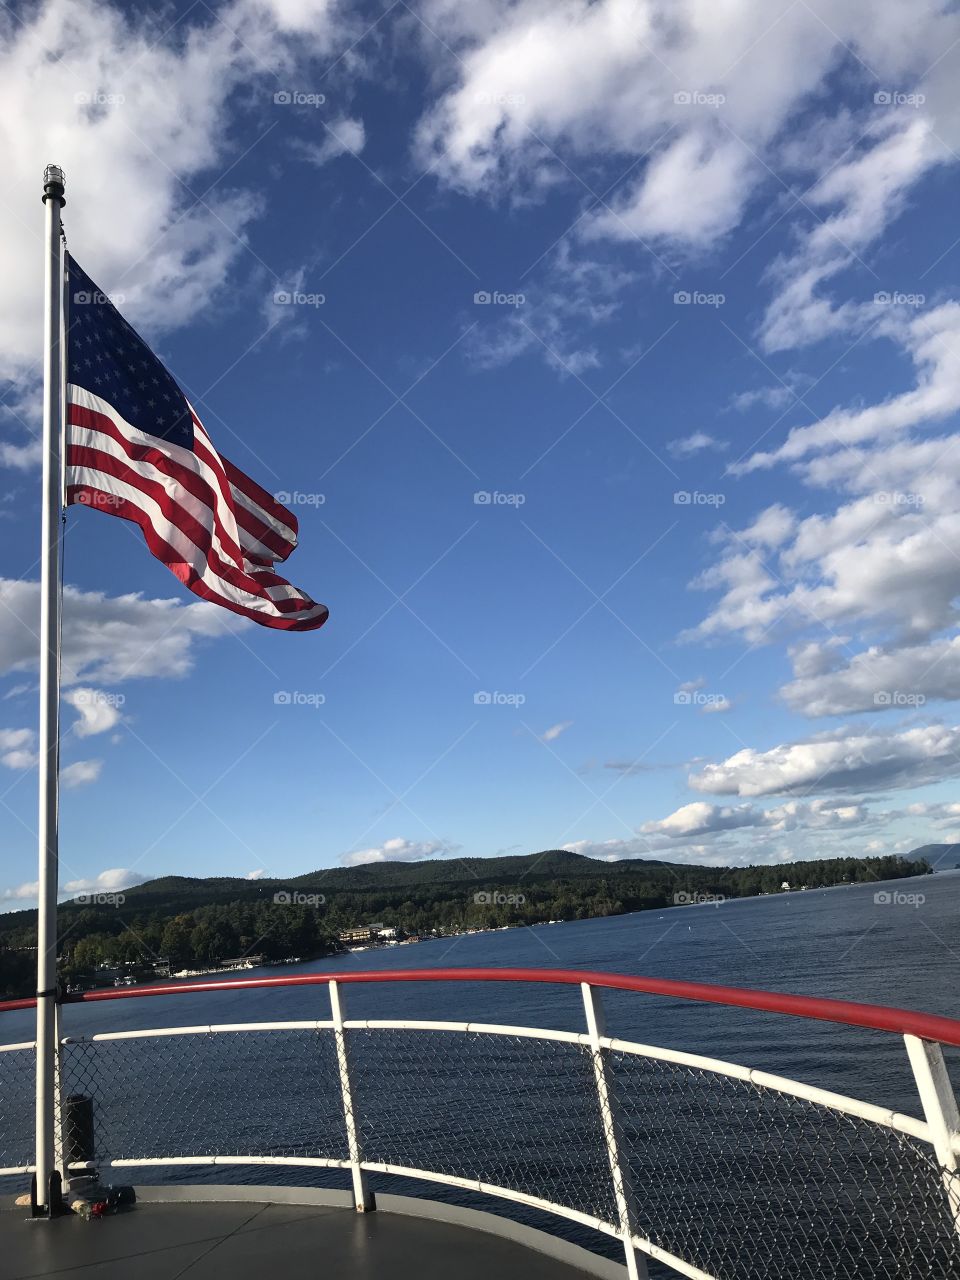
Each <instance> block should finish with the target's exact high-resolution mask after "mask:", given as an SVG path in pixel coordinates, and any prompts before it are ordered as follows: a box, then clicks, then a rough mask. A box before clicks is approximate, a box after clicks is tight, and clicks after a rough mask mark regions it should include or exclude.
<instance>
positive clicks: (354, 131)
mask: <svg viewBox="0 0 960 1280" xmlns="http://www.w3.org/2000/svg"><path fill="white" fill-rule="evenodd" d="M324 129H325V130H326V136H325V137H324V139H323V141H322V142H298V143H297V144H296V150H297V151H298V153H299V154H300V155H302V156H304V157H305V158H306V159H307V160H309V161H310V163H311V164H315V165H318V166H321V165H325V164H327V163H329V161H331V160H335V159H336V158H337V156H342V155H355V156H356V155H359V154H360V152H361V151H362V150H363V148H364V144H365V143H366V140H367V136H366V131H365V129H364V127H363V121H362V120H354V119H351V118H350V117H346V116H345V117H341V118H340V119H337V120H331V121H324Z"/></svg>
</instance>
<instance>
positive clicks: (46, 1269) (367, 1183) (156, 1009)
mask: <svg viewBox="0 0 960 1280" xmlns="http://www.w3.org/2000/svg"><path fill="white" fill-rule="evenodd" d="M438 982H442V983H449V984H473V983H478V982H480V983H484V984H504V983H510V984H524V985H525V988H526V991H525V996H529V998H530V1000H531V1001H533V1000H534V998H535V999H536V1006H537V1008H538V1009H543V1010H544V1011H549V1010H550V1008H551V1006H552V1005H555V1002H556V1001H557V999H558V995H559V993H560V992H561V991H562V989H563V988H568V989H569V988H570V987H573V988H574V989H576V990H577V995H578V998H579V1001H580V1002H581V1006H582V1024H581V1026H580V1027H579V1028H578V1029H576V1030H574V1029H570V1028H569V1027H565V1028H561V1027H556V1026H550V1025H548V1024H549V1023H550V1021H551V1019H550V1018H549V1017H548V1016H546V1013H545V1015H544V1018H543V1022H544V1024H545V1025H539V1026H535V1027H531V1026H512V1025H501V1024H499V1023H479V1022H466V1021H463V1022H458V1021H438V1020H435V1019H431V1018H430V1011H431V1009H430V1006H431V1000H430V996H431V994H432V992H433V991H435V984H436V983H438ZM359 983H363V984H370V983H373V984H382V986H381V987H380V988H379V989H380V990H381V991H383V992H384V993H385V996H386V998H387V1000H388V1002H389V997H390V990H391V987H392V985H393V984H399V983H403V984H408V983H416V984H422V985H418V987H417V992H418V997H419V998H420V999H422V1006H423V1012H424V1018H423V1019H418V1020H411V1019H397V1018H378V1019H369V1018H366V1019H355V1018H351V1017H350V1016H349V1014H348V1010H347V999H346V997H347V995H348V994H349V993H350V988H351V987H352V986H353V985H355V984H359ZM318 987H320V988H324V989H325V991H324V993H323V994H325V996H326V1001H325V1002H324V1003H325V1004H326V1010H324V1011H321V1012H323V1015H324V1016H321V1017H319V1018H318V1017H317V1016H316V1014H317V1013H318V995H320V994H321V993H320V992H318V991H317V990H316V988H318ZM244 989H248V990H249V991H250V993H251V997H250V998H251V1004H252V1003H253V1000H254V993H255V992H257V991H261V992H262V991H271V990H274V991H282V992H283V993H284V1008H285V1009H290V1008H291V1007H292V1003H291V1002H293V1003H294V1004H296V1012H297V1013H298V1014H299V1015H305V1016H299V1017H297V1018H295V1019H288V1020H285V1021H259V1020H255V1016H254V1015H253V1009H252V1010H251V1014H252V1016H251V1018H250V1019H249V1020H248V1021H234V1022H231V1023H223V1024H218V1023H216V1022H215V1021H212V1020H211V1021H210V1022H209V1023H205V1024H202V1025H191V1026H180V1025H176V1024H175V1023H174V1024H172V1025H171V1024H170V1022H169V1021H168V1019H169V1018H170V1016H171V1013H172V1010H171V1002H172V1001H175V997H178V996H203V997H207V996H209V997H210V1010H211V1012H210V1017H211V1019H213V1018H214V1017H215V1010H216V1001H215V999H214V997H215V993H216V992H223V991H225V990H229V991H230V992H231V993H233V994H237V993H238V992H240V991H243V990H244ZM649 997H658V998H660V999H664V1000H667V1001H670V1002H673V1004H672V1007H674V1008H676V1007H677V1002H692V1005H693V1007H695V1008H700V1009H702V1010H704V1012H705V1013H706V1012H708V1006H713V1012H714V1014H716V1013H717V1011H718V1010H721V1011H722V1010H726V1011H728V1012H729V1013H731V1014H732V1012H733V1011H735V1010H744V1009H748V1010H754V1011H758V1012H760V1013H763V1014H765V1015H767V1019H766V1020H765V1023H764V1025H768V1026H769V1033H770V1038H771V1042H772V1043H773V1044H774V1045H775V1044H776V1037H777V1030H778V1022H779V1021H780V1020H782V1019H783V1018H786V1017H791V1018H802V1019H807V1020H811V1021H814V1022H819V1023H827V1024H832V1029H833V1030H834V1031H835V1033H836V1045H837V1053H838V1055H841V1054H850V1053H851V1050H854V1051H860V1052H862V1051H863V1049H864V1046H865V1045H868V1044H869V1043H870V1038H871V1037H876V1036H878V1035H886V1036H895V1037H899V1038H901V1039H902V1041H903V1046H904V1066H905V1069H909V1070H910V1071H911V1072H912V1074H913V1079H914V1081H915V1085H916V1107H915V1108H914V1109H913V1110H912V1112H911V1113H910V1114H906V1113H904V1114H901V1113H899V1112H895V1111H892V1110H891V1109H889V1107H887V1106H884V1105H882V1104H880V1103H878V1102H876V1101H872V1100H870V1099H869V1098H863V1097H859V1096H855V1095H851V1096H847V1095H844V1094H840V1093H837V1092H832V1091H829V1090H826V1089H824V1088H821V1087H819V1086H817V1085H814V1084H812V1083H810V1082H804V1081H798V1080H793V1079H791V1078H789V1077H788V1076H787V1075H778V1074H773V1073H772V1072H770V1071H767V1070H758V1069H755V1068H752V1067H751V1066H750V1064H749V1063H736V1062H730V1061H723V1060H720V1059H717V1058H714V1057H711V1056H709V1055H708V1054H706V1053H699V1052H691V1051H690V1050H689V1049H687V1048H677V1047H672V1046H670V1045H650V1044H643V1043H638V1042H635V1041H630V1040H623V1039H618V1038H616V1037H613V1036H611V1035H610V1034H608V1031H607V1029H606V1025H605V1020H604V1009H603V1004H604V1000H605V999H606V1000H612V999H624V998H627V999H641V998H649ZM131 998H132V999H136V1000H138V1001H140V1002H141V1003H140V1004H139V1005H138V1006H137V1009H136V1012H137V1019H136V1021H137V1023H138V1025H140V1024H142V1025H144V1026H145V1027H146V1029H142V1030H131V1029H129V1028H128V1027H126V1026H125V1027H124V1029H111V1030H98V1029H97V1019H96V1016H95V1014H96V1011H95V1010H93V1009H89V1008H88V1009H86V1010H82V1011H81V1010H78V1009H77V1008H76V1006H78V1005H99V1004H101V1003H103V1002H107V1001H115V1000H129V999H131ZM243 998H244V999H246V996H244V997H243ZM34 1004H35V1002H34V1001H33V1000H30V999H22V1000H13V1001H6V1002H4V1003H3V1004H0V1030H2V1015H3V1013H5V1012H13V1011H15V1010H17V1009H26V1008H30V1007H32V1006H33V1005H34ZM668 1007H671V1006H668ZM108 1008H109V1006H108ZM258 1011H259V1012H260V1013H262V1004H261V1005H259V1006H258ZM103 1012H106V1011H103ZM558 1012H559V1011H558ZM58 1021H59V1034H58V1041H57V1044H58V1055H57V1082H56V1084H57V1088H56V1096H57V1124H56V1153H55V1164H56V1172H55V1175H54V1178H53V1183H52V1186H55V1187H56V1189H57V1190H58V1191H59V1190H60V1189H61V1188H62V1196H63V1201H64V1203H65V1204H68V1203H69V1202H70V1200H71V1197H72V1196H73V1195H75V1194H76V1193H77V1189H78V1188H81V1189H82V1188H83V1187H84V1186H85V1185H87V1184H88V1183H89V1180H91V1179H96V1180H97V1185H101V1184H116V1183H118V1182H122V1183H130V1182H134V1183H137V1184H138V1185H137V1188H136V1196H137V1204H136V1207H135V1209H134V1212H133V1213H132V1214H120V1215H117V1217H116V1219H111V1220H110V1221H109V1222H105V1223H100V1224H91V1223H88V1222H84V1221H80V1220H79V1219H78V1218H77V1217H76V1216H75V1215H70V1214H64V1215H63V1216H59V1213H58V1211H59V1208H60V1206H59V1204H57V1203H54V1202H53V1196H52V1194H51V1195H50V1197H49V1199H50V1203H49V1204H47V1206H46V1209H47V1210H49V1209H51V1208H52V1209H53V1211H54V1212H53V1214H52V1215H50V1220H48V1221H46V1222H42V1223H40V1222H37V1221H31V1220H30V1214H31V1212H33V1213H34V1214H37V1215H38V1216H42V1215H43V1214H44V1213H45V1210H44V1206H43V1204H42V1203H39V1201H42V1195H41V1194H38V1190H37V1186H36V1182H35V1180H34V1182H33V1186H32V1198H31V1195H30V1194H29V1191H30V1185H31V1177H32V1175H33V1174H34V1169H35V1166H34V1162H33V1160H32V1157H31V1151H32V1144H33V1139H34V1134H33V1125H32V1116H33V1098H34V1095H33V1088H34V1074H35V1061H34V1056H35V1045H34V1043H33V1042H19V1043H6V1044H2V1045H0V1096H2V1099H3V1103H2V1119H0V1178H2V1180H3V1185H4V1186H5V1187H7V1188H9V1192H8V1194H7V1196H6V1197H5V1207H6V1208H7V1209H8V1210H9V1211H8V1212H5V1213H3V1214H0V1232H2V1238H3V1242H4V1255H5V1257H6V1258H7V1260H8V1263H12V1269H10V1267H9V1266H8V1268H7V1270H6V1272H5V1274H7V1275H10V1276H14V1277H21V1276H22V1277H26V1276H41V1275H54V1274H56V1275H58V1276H62V1275H67V1276H73V1275H77V1276H79V1275H81V1274H82V1275H84V1276H90V1275H94V1276H96V1275H100V1274H103V1275H105V1276H113V1275H124V1276H126V1275H129V1274H131V1270H130V1269H131V1268H134V1267H136V1268H137V1269H138V1270H139V1269H141V1268H145V1267H149V1271H148V1272H145V1274H149V1275H150V1276H157V1277H169V1278H170V1280H173V1277H175V1276H180V1275H183V1274H184V1273H185V1271H186V1273H187V1274H194V1273H195V1274H198V1275H209V1276H219V1275H224V1276H226V1275H230V1276H233V1277H237V1280H245V1277H247V1276H254V1275H256V1276H257V1277H262V1275H263V1271H264V1268H265V1266H268V1265H272V1266H277V1265H280V1266H282V1268H283V1271H284V1274H285V1276H291V1277H294V1278H299V1277H301V1276H302V1277H307V1276H311V1277H312V1276H315V1275H317V1274H318V1258H321V1259H324V1273H325V1274H329V1275H343V1276H359V1277H367V1276H370V1277H372V1276H373V1275H374V1274H379V1273H380V1272H382V1271H383V1270H385V1269H386V1268H388V1267H389V1270H390V1271H391V1273H392V1274H394V1275H397V1276H404V1275H408V1274H409V1275H417V1276H419V1277H423V1276H433V1275H436V1276H440V1275H441V1274H443V1275H447V1274H449V1272H450V1271H451V1270H454V1269H455V1270H456V1271H457V1272H458V1274H460V1275H461V1276H463V1277H473V1276H476V1277H478V1278H479V1277H480V1276H487V1275H488V1274H489V1273H490V1272H491V1270H493V1272H494V1273H495V1274H498V1275H503V1276H505V1277H511V1276H521V1275H522V1276H523V1277H524V1280H531V1278H537V1277H540V1276H543V1277H547V1276H550V1277H557V1278H558V1280H573V1277H576V1276H591V1275H592V1276H601V1277H605V1278H606V1280H616V1278H617V1277H630V1278H632V1277H636V1278H637V1280H640V1278H641V1277H644V1276H650V1277H666V1276H670V1275H680V1276H685V1277H688V1278H690V1280H787V1277H790V1280H805V1278H806V1277H831V1280H847V1278H853V1277H856V1280H866V1278H867V1277H871V1278H873V1277H879V1276H883V1277H901V1278H902V1280H908V1277H909V1278H912V1277H921V1276H929V1277H934V1276H936V1277H950V1276H960V1174H958V1156H960V1117H958V1110H957V1103H956V1099H955V1095H954V1092H953V1089H952V1087H951V1084H950V1079H949V1073H948V1068H947V1057H946V1055H950V1054H953V1055H955V1054H956V1051H957V1050H958V1049H960V1021H957V1020H954V1019H950V1018H944V1017H938V1016H933V1015H927V1014H922V1013H915V1012H910V1011H906V1010H902V1009H895V1008H888V1007H884V1006H881V1005H874V1004H857V1003H852V1002H847V1001H837V1000H825V999H816V998H811V997H807V996H797V995H781V994H777V993H774V992H767V991H757V990H747V989H744V988H736V987H720V986H712V985H708V984H704V983H695V982H681V981H675V980H666V979H653V978H642V977H636V976H630V975H619V974H609V973H597V972H586V971H577V970H561V969H507V968H502V969H441V968H435V969H408V970H384V971H375V970H371V971H364V972H361V971H353V972H348V973H343V974H317V973H314V974H292V975H287V976H280V977H250V978H238V979H233V980H231V981H229V982H223V981H212V982H211V981H205V982H187V983H182V984H179V985H171V986H153V987H126V986H123V987H119V988H107V989H102V990H97V991H88V992H81V993H76V994H74V995H69V996H65V997H64V998H63V1000H62V1003H61V1006H60V1008H59V1016H58ZM554 1021H560V1022H562V1021H563V1018H556V1019H554ZM786 1066H787V1064H786V1063H785V1068H786ZM405 1185H406V1186H409V1187H410V1188H411V1189H412V1190H413V1191H414V1194H413V1195H400V1194H397V1190H398V1189H399V1188H400V1187H402V1186H405ZM18 1192H19V1194H20V1197H21V1200H22V1201H25V1203H21V1205H20V1206H19V1207H18V1208H14V1197H15V1195H16V1194H17V1193H18ZM467 1202H469V1203H467ZM551 1222H552V1223H553V1224H555V1225H554V1227H552V1228H551V1226H550V1224H551ZM271 1259H272V1261H271Z"/></svg>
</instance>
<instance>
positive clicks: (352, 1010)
mask: <svg viewBox="0 0 960 1280" xmlns="http://www.w3.org/2000/svg"><path fill="white" fill-rule="evenodd" d="M878 895H879V896H880V897H881V899H883V898H886V900H881V901H878V900H877V897H878ZM458 966H464V967H477V966H484V967H491V968H496V967H529V968H568V969H597V970H606V971H610V972H620V973H628V974H643V975H647V976H651V977H661V978H676V979H688V980H692V981H700V982H713V983H722V984H725V985H730V986H744V987H756V988H765V989H768V990H774V991H781V992H790V993H796V994H807V995H818V996H828V997H834V998H838V999H848V1000H860V1001H867V1002H874V1003H879V1004H889V1005H898V1006H901V1007H905V1008H910V1009H920V1010H924V1011H927V1012H931V1013H940V1014H946V1015H948V1016H954V1017H958V1016H960V871H955V872H944V873H938V874H937V875H934V876H925V877H918V878H916V879H911V880H900V881H896V882H891V883H887V884H884V885H875V884H869V885H855V886H849V887H841V888H836V889H830V890H823V891H821V890H813V891H807V892H804V893H789V894H781V895H776V896H770V897H765V898H752V899H745V900H740V901H729V902H724V903H722V904H720V905H719V906H714V905H704V906H697V907H682V908H672V909H669V910H665V911H648V912H640V913H636V914H634V915H628V916H618V917H612V918H608V919H603V920H586V921H578V922H573V923H569V924H556V925H543V926H537V927H534V928H520V929H514V930H509V931H498V932H493V933H486V934H474V935H469V936H464V937H460V938H451V939H437V940H434V941H430V942H423V943H417V944H411V945H406V946H402V947H388V948H383V949H377V950H371V951H364V952H354V953H352V954H350V955H348V956H339V957H334V958H331V959H328V960H324V961H319V962H315V963H312V964H309V965H303V966H290V967H289V968H288V967H284V968H280V969H277V968H271V969H269V970H266V971H265V972H266V973H268V974H269V975H271V976H280V975H283V974H287V973H290V974H292V973H297V972H330V971H341V972H343V971H355V970H365V971H377V970H386V969H390V968H404V969H413V968H424V969H429V968H438V967H443V968H449V967H458ZM241 976H251V975H249V974H245V975H241ZM342 990H343V995H344V998H345V1001H346V1003H347V1006H348V1008H347V1016H348V1017H355V1018H375V1017H391V1018H425V1019H436V1020H476V1021H484V1022H499V1023H505V1024H509V1025H528V1026H543V1027H556V1028H561V1029H570V1030H582V1029H583V1011H582V1005H581V1003H580V995H579V991H578V990H577V989H576V988H575V987H570V988H567V987H556V986H547V985H540V984H515V983H503V984H499V983H470V984H466V983H430V984H426V983H424V984H422V985H421V984H418V983H398V984H391V983H384V984H383V985H380V984H370V985H366V984H365V985H362V986H348V987H345V988H343V989H342ZM603 1000H604V1005H605V1008H606V1012H607V1022H608V1030H609V1033H610V1034H612V1035H616V1036H619V1037H622V1038H625V1039H633V1040H640V1041H643V1042H645V1043H650V1044H659V1045H666V1046H669V1047H673V1048H680V1049H686V1050H690V1051H693V1052H700V1053H704V1054H707V1055H710V1056H714V1057H720V1058H726V1059H729V1060H732V1061H735V1062H740V1063H744V1064H746V1065H748V1066H753V1067H761V1068H765V1069H767V1070H770V1071H774V1072H776V1073H779V1074H782V1075H787V1076H791V1077H793V1078H795V1079H798V1080H803V1081H808V1082H810V1083H814V1084H820V1085H823V1086H825V1087H827V1088H832V1089H836V1090H837V1091H839V1092H842V1093H846V1094H851V1095H853V1096H856V1097H861V1098H865V1099H867V1100H870V1101H873V1102H878V1103H882V1104H884V1105H887V1106H892V1107H894V1108H896V1109H897V1110H902V1111H906V1112H908V1113H912V1114H917V1113H918V1110H919V1108H918V1104H917V1101H916V1095H915V1090H914V1086H913V1081H912V1077H911V1075H910V1072H909V1068H908V1066H907V1062H906V1054H905V1052H904V1049H903V1043H902V1040H901V1039H900V1037H898V1036H895V1035H889V1034H884V1033H879V1032H869V1031H861V1030H857V1029H854V1028H846V1027H843V1026H838V1025H834V1024H829V1023H815V1022H808V1021H807V1020H805V1019H799V1018H789V1017H782V1016H777V1015H771V1014H762V1013H754V1012H751V1011H747V1010H736V1009H725V1008H723V1007H720V1006H714V1005H697V1004H693V1003H690V1002H687V1001H680V1000H673V999H666V998H663V997H651V996H639V995H633V994H631V993H626V992H605V993H604V996H603ZM63 1016H64V1030H65V1032H66V1033H67V1034H71V1035H82V1034H84V1033H92V1032H93V1031H116V1030H132V1029H136V1028H146V1027H152V1026H153V1027H155V1026H191V1025H197V1024H205V1023H226V1022H246V1021H274V1020H279V1021H283V1020H287V1019H291V1020H292V1019H296V1018H327V1017H329V1003H328V1000H327V997H326V993H325V991H324V990H323V989H322V988H319V987H318V988H310V987H308V988H293V989H288V990H254V991H242V992H241V991H238V992H230V991H227V992H222V993H215V994H211V995H183V996H176V997H171V998H170V999H164V998H152V999H148V1000H134V999H131V1000H122V1001H117V1002H109V1003H103V1004H99V1005H90V1006H70V1007H67V1008H65V1009H64V1011H63ZM32 1024H33V1015H32V1013H31V1012H20V1013H8V1014H3V1015H2V1016H0V1042H3V1041H5V1042H15V1041H18V1040H23V1039H29V1038H31V1037H32V1034H33V1031H32ZM243 1039H248V1037H243ZM126 1043H127V1044H129V1043H130V1042H126ZM153 1043H154V1044H157V1043H158V1042H153ZM166 1045H168V1046H173V1047H174V1048H175V1045H176V1041H167V1042H166ZM170 1052H171V1053H173V1048H171V1050H170ZM952 1056H960V1055H952ZM167 1061H168V1063H169V1064H171V1065H172V1064H173V1063H174V1061H175V1058H173V1057H171V1058H169V1059H168V1060H167ZM427 1069H429V1068H427ZM148 1074H149V1073H147V1072H146V1071H145V1072H143V1075H144V1077H145V1078H146V1077H147V1076H148ZM264 1089H265V1090H266V1091H267V1092H269V1091H270V1090H271V1089H274V1090H275V1091H276V1090H278V1089H279V1090H280V1091H282V1088H281V1086H280V1085H279V1084H278V1083H277V1082H276V1081H271V1080H269V1079H267V1078H265V1079H264ZM274 1096H275V1095H274ZM276 1101H278V1102H281V1103H282V1099H276ZM378 1158H382V1157H378ZM207 1172H208V1171H203V1170H199V1169H197V1170H182V1171H178V1172H177V1175H176V1176H178V1177H179V1178H180V1179H181V1180H183V1181H188V1182H189V1181H200V1180H211V1179H210V1178H209V1177H208V1176H207ZM280 1172H281V1171H280V1170H277V1169H270V1168H268V1169H266V1170H259V1171H256V1172H255V1173H253V1174H251V1175H250V1176H251V1177H252V1179H253V1180H256V1181H279V1180H280V1178H279V1177H278V1176H277V1175H278V1174H279V1173H280ZM209 1173H210V1174H214V1173H215V1174H216V1175H217V1176H216V1177H215V1178H213V1179H212V1180H216V1181H225V1180H226V1179H225V1178H224V1176H223V1174H224V1170H222V1169H217V1170H210V1171H209ZM262 1174H268V1175H269V1177H267V1178H263V1177H262V1176H261V1175H262ZM136 1176H137V1177H138V1178H140V1173H139V1171H138V1173H137V1175H136ZM244 1176H246V1175H244V1174H238V1177H240V1178H241V1179H242V1178H243V1177H244ZM325 1178H326V1180H328V1181H329V1177H328V1176H327V1175H320V1176H318V1177H317V1178H314V1177H313V1176H312V1175H310V1176H308V1177H306V1178H305V1177H303V1176H302V1175H299V1174H298V1175H297V1177H296V1179H295V1180H298V1181H318V1180H319V1181H323V1180H324V1179H325ZM141 1180H146V1179H145V1178H144V1179H141ZM341 1184H342V1177H341V1178H339V1179H338V1180H337V1185H341ZM380 1185H381V1187H382V1189H389V1190H392V1191H399V1192H406V1193H408V1194H409V1193H411V1192H412V1191H414V1190H416V1188H415V1187H414V1186H411V1185H410V1184H409V1183H408V1182H407V1180H403V1179H390V1180H388V1182H386V1183H385V1182H381V1183H380ZM427 1193H428V1194H431V1195H434V1196H440V1197H441V1198H447V1199H455V1200H456V1199H458V1198H459V1199H467V1198H465V1197H461V1196H459V1193H457V1192H453V1191H445V1190H444V1189H442V1188H439V1187H435V1186H434V1187H430V1188H429V1189H427ZM482 1207H486V1208H491V1207H493V1208H497V1209H498V1210H499V1211H501V1212H508V1213H510V1212H514V1210H513V1209H509V1208H507V1207H506V1206H505V1205H504V1204H503V1203H502V1202H498V1203H497V1204H494V1205H491V1204H490V1202H489V1201H488V1202H486V1203H485V1204H483V1205H482ZM518 1216H521V1217H523V1216H527V1217H530V1218H531V1219H532V1220H534V1221H538V1219H537V1217H536V1215H525V1213H524V1211H522V1210H520V1211H519V1213H518ZM538 1224H539V1225H543V1223H542V1221H539V1222H538ZM550 1229H552V1230H555V1231H558V1232H560V1233H562V1234H568V1235H572V1236H573V1237H574V1238H577V1239H579V1241H580V1243H583V1244H589V1245H591V1246H592V1247H597V1240H596V1237H594V1238H592V1239H587V1238H584V1235H583V1233H581V1232H580V1231H579V1230H578V1229H576V1228H572V1227H570V1226H569V1224H568V1225H566V1226H564V1225H562V1224H560V1223H559V1222H558V1220H556V1219H551V1220H550Z"/></svg>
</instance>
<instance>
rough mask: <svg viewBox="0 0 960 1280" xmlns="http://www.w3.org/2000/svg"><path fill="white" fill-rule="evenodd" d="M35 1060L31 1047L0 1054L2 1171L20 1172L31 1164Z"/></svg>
mask: <svg viewBox="0 0 960 1280" xmlns="http://www.w3.org/2000/svg"><path fill="white" fill-rule="evenodd" d="M35 1061H36V1060H35V1057H34V1052H33V1049H32V1048H30V1049H8V1050H4V1051H3V1052H2V1053H0V1114H2V1123H0V1168H2V1169H19V1168H23V1167H24V1166H25V1165H31V1164H33V1156H34V1137H33V1126H34V1088H35V1079H36V1066H35Z"/></svg>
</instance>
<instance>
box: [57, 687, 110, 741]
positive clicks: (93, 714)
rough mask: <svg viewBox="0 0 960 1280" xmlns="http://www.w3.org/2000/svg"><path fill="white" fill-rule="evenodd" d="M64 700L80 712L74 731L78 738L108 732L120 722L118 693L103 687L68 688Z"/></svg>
mask: <svg viewBox="0 0 960 1280" xmlns="http://www.w3.org/2000/svg"><path fill="white" fill-rule="evenodd" d="M63 701H64V702H65V703H67V705H68V706H71V707H73V708H74V710H75V711H77V712H79V718H78V719H77V720H76V721H75V722H74V724H73V726H72V728H73V732H74V733H75V734H76V735H77V737H78V738H89V737H91V736H92V735H93V734H95V733H106V732H107V731H108V730H110V729H113V728H115V727H116V726H117V725H118V724H119V723H120V703H121V702H122V698H120V697H118V696H117V694H109V693H104V692H103V690H102V689H88V688H83V687H78V688H76V689H68V690H67V691H66V692H65V693H64V694H63Z"/></svg>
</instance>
